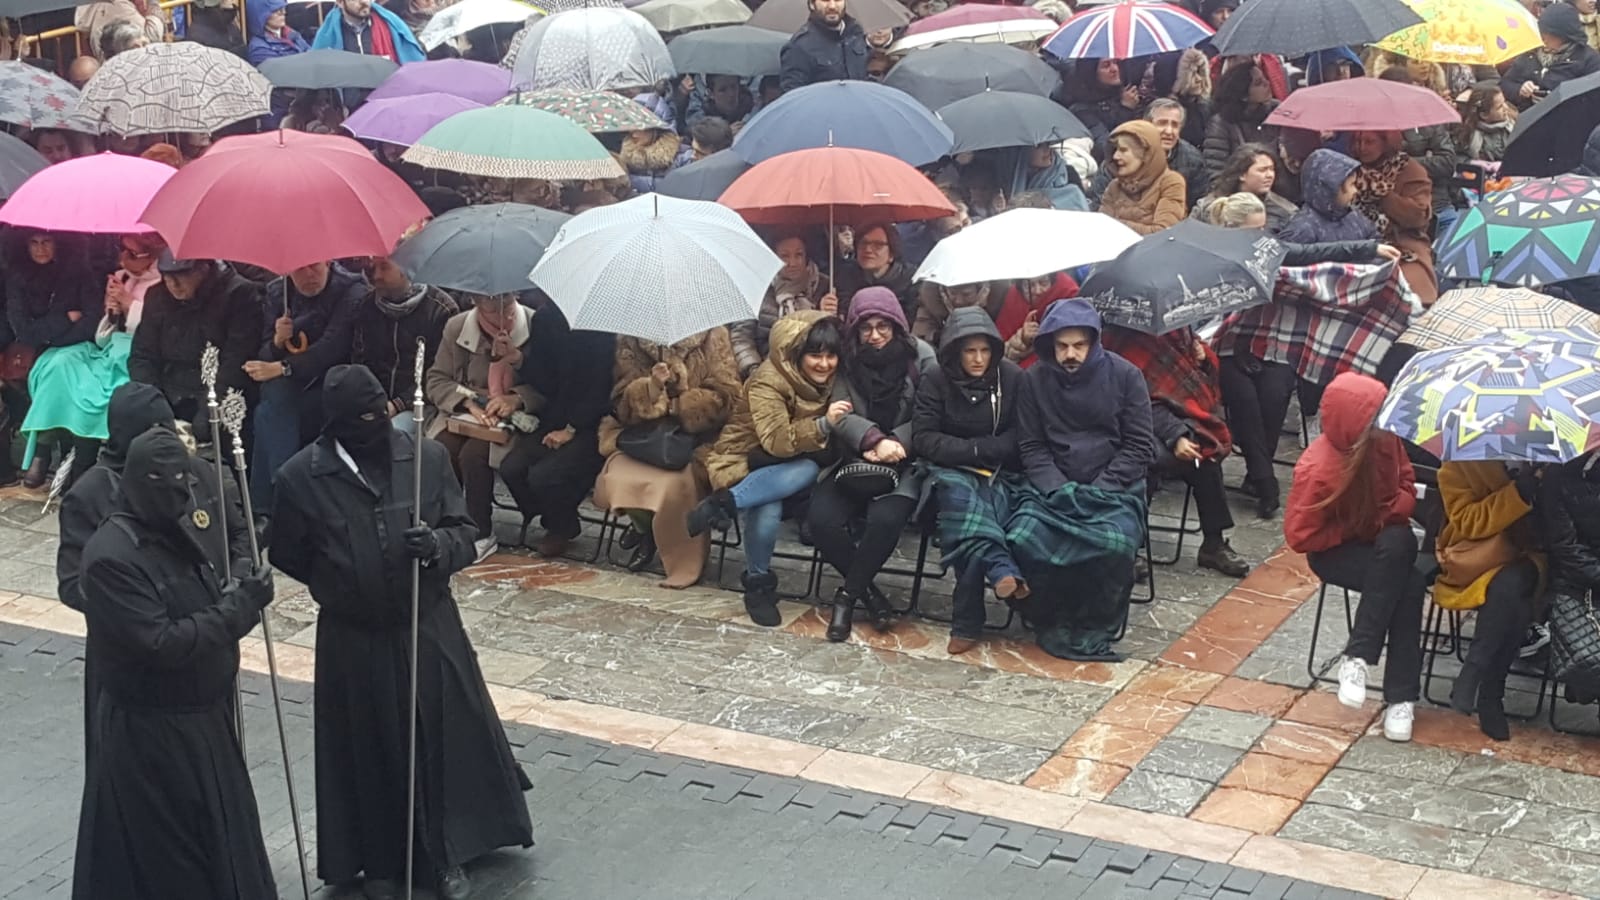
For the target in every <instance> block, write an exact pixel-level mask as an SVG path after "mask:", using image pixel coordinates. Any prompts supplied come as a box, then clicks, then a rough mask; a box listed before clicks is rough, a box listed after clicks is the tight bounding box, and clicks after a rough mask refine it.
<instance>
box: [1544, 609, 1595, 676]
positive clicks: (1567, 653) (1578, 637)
mask: <svg viewBox="0 0 1600 900" xmlns="http://www.w3.org/2000/svg"><path fill="white" fill-rule="evenodd" d="M1550 663H1551V674H1552V675H1554V677H1555V679H1556V680H1557V681H1559V682H1562V683H1563V684H1566V685H1567V686H1568V688H1569V689H1572V690H1573V691H1575V692H1577V693H1579V694H1582V695H1584V696H1590V697H1592V696H1595V695H1596V694H1600V614H1597V613H1596V612H1595V608H1594V595H1593V594H1592V593H1590V592H1589V591H1582V592H1571V591H1556V592H1555V598H1554V599H1553V600H1551V601H1550Z"/></svg>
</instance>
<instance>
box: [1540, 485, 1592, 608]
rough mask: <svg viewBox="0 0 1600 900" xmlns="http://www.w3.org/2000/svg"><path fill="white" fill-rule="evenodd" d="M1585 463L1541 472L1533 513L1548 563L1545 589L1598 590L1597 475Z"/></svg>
mask: <svg viewBox="0 0 1600 900" xmlns="http://www.w3.org/2000/svg"><path fill="white" fill-rule="evenodd" d="M1587 463H1588V460H1586V459H1578V460H1576V461H1574V462H1570V463H1567V464H1566V465H1564V466H1560V467H1558V468H1551V469H1547V470H1545V474H1544V477H1543V478H1541V479H1539V494H1538V497H1537V498H1536V500H1535V502H1534V505H1533V509H1534V513H1535V514H1536V515H1537V516H1538V518H1537V520H1536V521H1537V522H1538V523H1539V537H1540V539H1541V541H1542V542H1543V543H1544V548H1545V551H1546V552H1547V553H1548V554H1549V561H1550V573H1549V575H1550V587H1551V589H1552V590H1555V591H1565V592H1568V593H1579V594H1581V593H1582V592H1584V591H1587V590H1592V589H1596V588H1600V472H1590V473H1588V474H1585V473H1584V471H1583V469H1584V466H1585V465H1586V464H1587Z"/></svg>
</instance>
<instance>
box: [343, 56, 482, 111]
mask: <svg viewBox="0 0 1600 900" xmlns="http://www.w3.org/2000/svg"><path fill="white" fill-rule="evenodd" d="M509 93H511V73H510V72H507V71H506V70H505V69H502V68H500V67H499V66H492V65H490V64H488V63H481V62H474V61H473V60H470V59H431V60H428V61H426V62H419V63H408V64H406V65H403V66H401V67H400V68H399V69H397V70H395V73H394V74H393V75H390V76H389V78H388V80H387V81H385V82H384V83H383V84H380V85H378V89H377V90H375V91H373V92H372V93H371V94H369V95H368V96H367V100H368V102H371V101H373V100H392V99H394V98H395V97H412V96H415V95H417V94H453V95H455V96H457V97H461V98H463V99H466V100H471V101H472V102H473V103H476V104H478V105H479V106H488V105H489V104H491V103H493V102H495V101H496V100H499V99H500V98H501V97H504V96H505V95H507V94H509Z"/></svg>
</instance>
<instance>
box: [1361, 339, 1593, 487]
mask: <svg viewBox="0 0 1600 900" xmlns="http://www.w3.org/2000/svg"><path fill="white" fill-rule="evenodd" d="M1597 420H1600V334H1596V333H1595V332H1594V331H1591V330H1589V329H1587V328H1556V329H1550V330H1541V331H1520V330H1514V331H1503V332H1497V333H1495V334H1493V335H1490V336H1488V337H1485V338H1483V339H1482V340H1479V341H1474V342H1472V343H1470V344H1462V345H1458V346H1455V347H1446V348H1444V349H1442V350H1433V351H1430V352H1428V353H1422V354H1418V355H1417V356H1415V357H1412V359H1411V361H1410V362H1408V363H1406V367H1405V368H1404V369H1402V370H1400V374H1399V376H1398V377H1396V378H1395V381H1394V386H1393V387H1391V388H1390V389H1389V396H1388V398H1387V399H1386V400H1385V401H1384V403H1383V408H1382V409H1380V410H1379V411H1378V427H1379V428H1382V429H1383V430H1385V431H1390V432H1393V433H1395V434H1397V435H1399V436H1400V437H1402V438H1405V439H1406V440H1408V441H1411V442H1412V443H1414V444H1417V445H1418V446H1420V447H1422V449H1424V450H1426V451H1428V452H1429V453H1432V454H1433V455H1435V456H1437V457H1439V458H1440V459H1442V460H1445V461H1446V462H1463V461H1470V460H1517V461H1524V462H1536V463H1564V462H1569V461H1571V460H1574V459H1577V458H1578V457H1579V456H1582V455H1583V454H1585V453H1588V452H1589V451H1591V450H1594V449H1596V448H1597V447H1600V421H1597Z"/></svg>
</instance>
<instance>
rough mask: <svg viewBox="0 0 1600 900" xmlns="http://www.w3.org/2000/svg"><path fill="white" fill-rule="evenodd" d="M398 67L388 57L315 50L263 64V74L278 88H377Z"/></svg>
mask: <svg viewBox="0 0 1600 900" xmlns="http://www.w3.org/2000/svg"><path fill="white" fill-rule="evenodd" d="M398 68H400V67H399V66H397V65H395V64H394V63H393V62H391V61H390V60H389V58H388V57H384V56H371V55H368V54H362V53H350V52H349V51H346V50H311V51H308V52H306V53H296V54H294V55H292V56H279V57H275V58H273V59H269V60H267V61H266V62H263V63H262V64H261V74H262V75H265V76H266V77H267V80H268V81H270V82H272V86H273V87H275V88H302V89H307V90H321V89H324V88H330V89H333V88H375V87H377V86H378V85H380V84H383V82H384V79H386V78H388V77H389V76H390V75H393V74H394V72H395V70H396V69H398Z"/></svg>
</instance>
